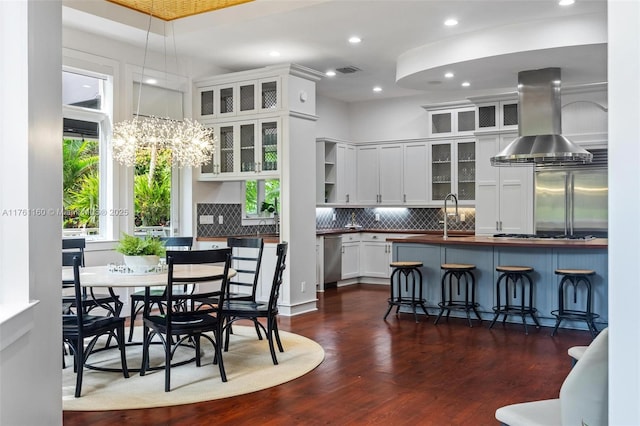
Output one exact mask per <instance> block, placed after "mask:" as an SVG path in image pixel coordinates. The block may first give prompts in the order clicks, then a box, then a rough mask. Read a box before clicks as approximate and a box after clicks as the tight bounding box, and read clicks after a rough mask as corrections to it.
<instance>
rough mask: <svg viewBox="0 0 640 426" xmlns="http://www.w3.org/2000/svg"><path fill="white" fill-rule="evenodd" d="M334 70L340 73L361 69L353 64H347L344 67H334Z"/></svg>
mask: <svg viewBox="0 0 640 426" xmlns="http://www.w3.org/2000/svg"><path fill="white" fill-rule="evenodd" d="M336 71H338V72H341V73H342V74H353V73H354V72H357V71H362V70H361V69H360V68H358V67H354V66H353V65H347V66H346V67H342V68H336Z"/></svg>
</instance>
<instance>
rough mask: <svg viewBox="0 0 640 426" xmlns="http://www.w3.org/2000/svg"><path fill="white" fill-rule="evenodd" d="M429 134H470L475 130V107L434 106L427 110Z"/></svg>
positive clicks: (432, 135) (434, 135)
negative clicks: (434, 107)
mask: <svg viewBox="0 0 640 426" xmlns="http://www.w3.org/2000/svg"><path fill="white" fill-rule="evenodd" d="M427 115H428V120H429V136H431V137H436V136H461V135H472V134H473V132H475V130H476V108H475V107H469V106H467V107H462V108H436V109H428V110H427Z"/></svg>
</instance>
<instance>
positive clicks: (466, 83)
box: [462, 81, 471, 87]
mask: <svg viewBox="0 0 640 426" xmlns="http://www.w3.org/2000/svg"><path fill="white" fill-rule="evenodd" d="M469 86H471V83H469V82H468V81H463V82H462V87H469Z"/></svg>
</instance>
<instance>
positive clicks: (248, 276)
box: [227, 237, 264, 300]
mask: <svg viewBox="0 0 640 426" xmlns="http://www.w3.org/2000/svg"><path fill="white" fill-rule="evenodd" d="M227 247H230V248H231V249H232V255H231V265H232V267H233V269H235V270H236V272H237V274H236V276H235V277H233V279H232V280H230V281H229V285H230V286H234V287H235V288H237V287H241V288H244V289H245V291H243V292H242V293H246V294H247V296H251V298H252V299H253V300H255V298H256V289H257V287H258V279H259V277H260V267H261V265H262V253H263V251H264V240H263V239H262V238H235V237H229V238H228V239H227Z"/></svg>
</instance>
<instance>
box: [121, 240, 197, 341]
mask: <svg viewBox="0 0 640 426" xmlns="http://www.w3.org/2000/svg"><path fill="white" fill-rule="evenodd" d="M160 241H162V242H163V243H164V246H165V247H166V248H167V249H169V250H177V249H179V250H187V251H188V250H191V248H192V247H193V237H161V238H160ZM191 287H193V286H191ZM183 291H184V292H185V293H187V292H190V290H189V288H188V285H187V284H185V285H184V287H183ZM144 292H145V291H144V290H140V291H136V292H135V293H133V294H131V313H130V316H129V319H130V321H129V339H128V340H129V342H131V341H132V340H133V330H134V327H135V320H136V317H137V316H138V314H139V313H140V312H141V311H142V310H143V309H144ZM164 292H165V289H164V288H152V289H151V297H150V299H149V300H150V301H151V303H152V306H156V307H157V308H158V309H159V310H160V313H161V314H162V313H164V309H165V306H164V304H163V301H164V298H165V294H164Z"/></svg>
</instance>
